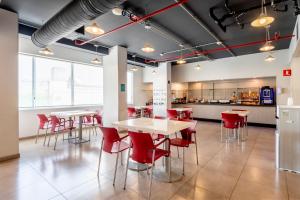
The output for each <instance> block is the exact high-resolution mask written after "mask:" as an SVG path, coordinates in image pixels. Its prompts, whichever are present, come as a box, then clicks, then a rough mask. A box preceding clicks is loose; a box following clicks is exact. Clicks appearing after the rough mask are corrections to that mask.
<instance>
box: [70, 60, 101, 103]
mask: <svg viewBox="0 0 300 200" xmlns="http://www.w3.org/2000/svg"><path fill="white" fill-rule="evenodd" d="M100 77H101V79H100ZM102 77H103V70H102V68H101V70H99V68H98V67H88V66H86V65H81V64H74V104H99V103H100V104H103V98H102V94H103V81H102ZM86 97H89V98H86Z"/></svg>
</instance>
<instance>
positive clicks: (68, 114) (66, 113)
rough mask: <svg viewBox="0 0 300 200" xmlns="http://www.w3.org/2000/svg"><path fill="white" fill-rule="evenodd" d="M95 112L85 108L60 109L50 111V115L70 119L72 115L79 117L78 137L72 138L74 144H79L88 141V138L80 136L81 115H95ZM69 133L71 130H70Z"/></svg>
mask: <svg viewBox="0 0 300 200" xmlns="http://www.w3.org/2000/svg"><path fill="white" fill-rule="evenodd" d="M95 114H97V112H95V111H86V110H73V111H62V112H51V113H50V115H55V116H57V117H61V118H63V117H65V118H69V120H72V118H74V117H78V118H79V123H78V125H79V127H78V138H74V139H75V140H74V143H75V144H80V143H84V142H89V140H86V139H84V138H83V137H82V123H83V117H84V116H91V115H95ZM70 134H71V131H70Z"/></svg>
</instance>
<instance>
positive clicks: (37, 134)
mask: <svg viewBox="0 0 300 200" xmlns="http://www.w3.org/2000/svg"><path fill="white" fill-rule="evenodd" d="M39 135H40V128H38V130H37V133H36V137H35V144H36V143H37V139H38V137H39Z"/></svg>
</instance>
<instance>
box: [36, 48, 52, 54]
mask: <svg viewBox="0 0 300 200" xmlns="http://www.w3.org/2000/svg"><path fill="white" fill-rule="evenodd" d="M39 53H40V54H43V55H46V56H52V55H54V53H53V51H51V49H49V48H47V47H46V48H43V49H41V50H39Z"/></svg>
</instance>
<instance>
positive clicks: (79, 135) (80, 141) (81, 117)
mask: <svg viewBox="0 0 300 200" xmlns="http://www.w3.org/2000/svg"><path fill="white" fill-rule="evenodd" d="M82 122H83V116H79V127H78V138H75V141H74V144H81V143H85V142H89V140H86V139H83V138H82Z"/></svg>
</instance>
